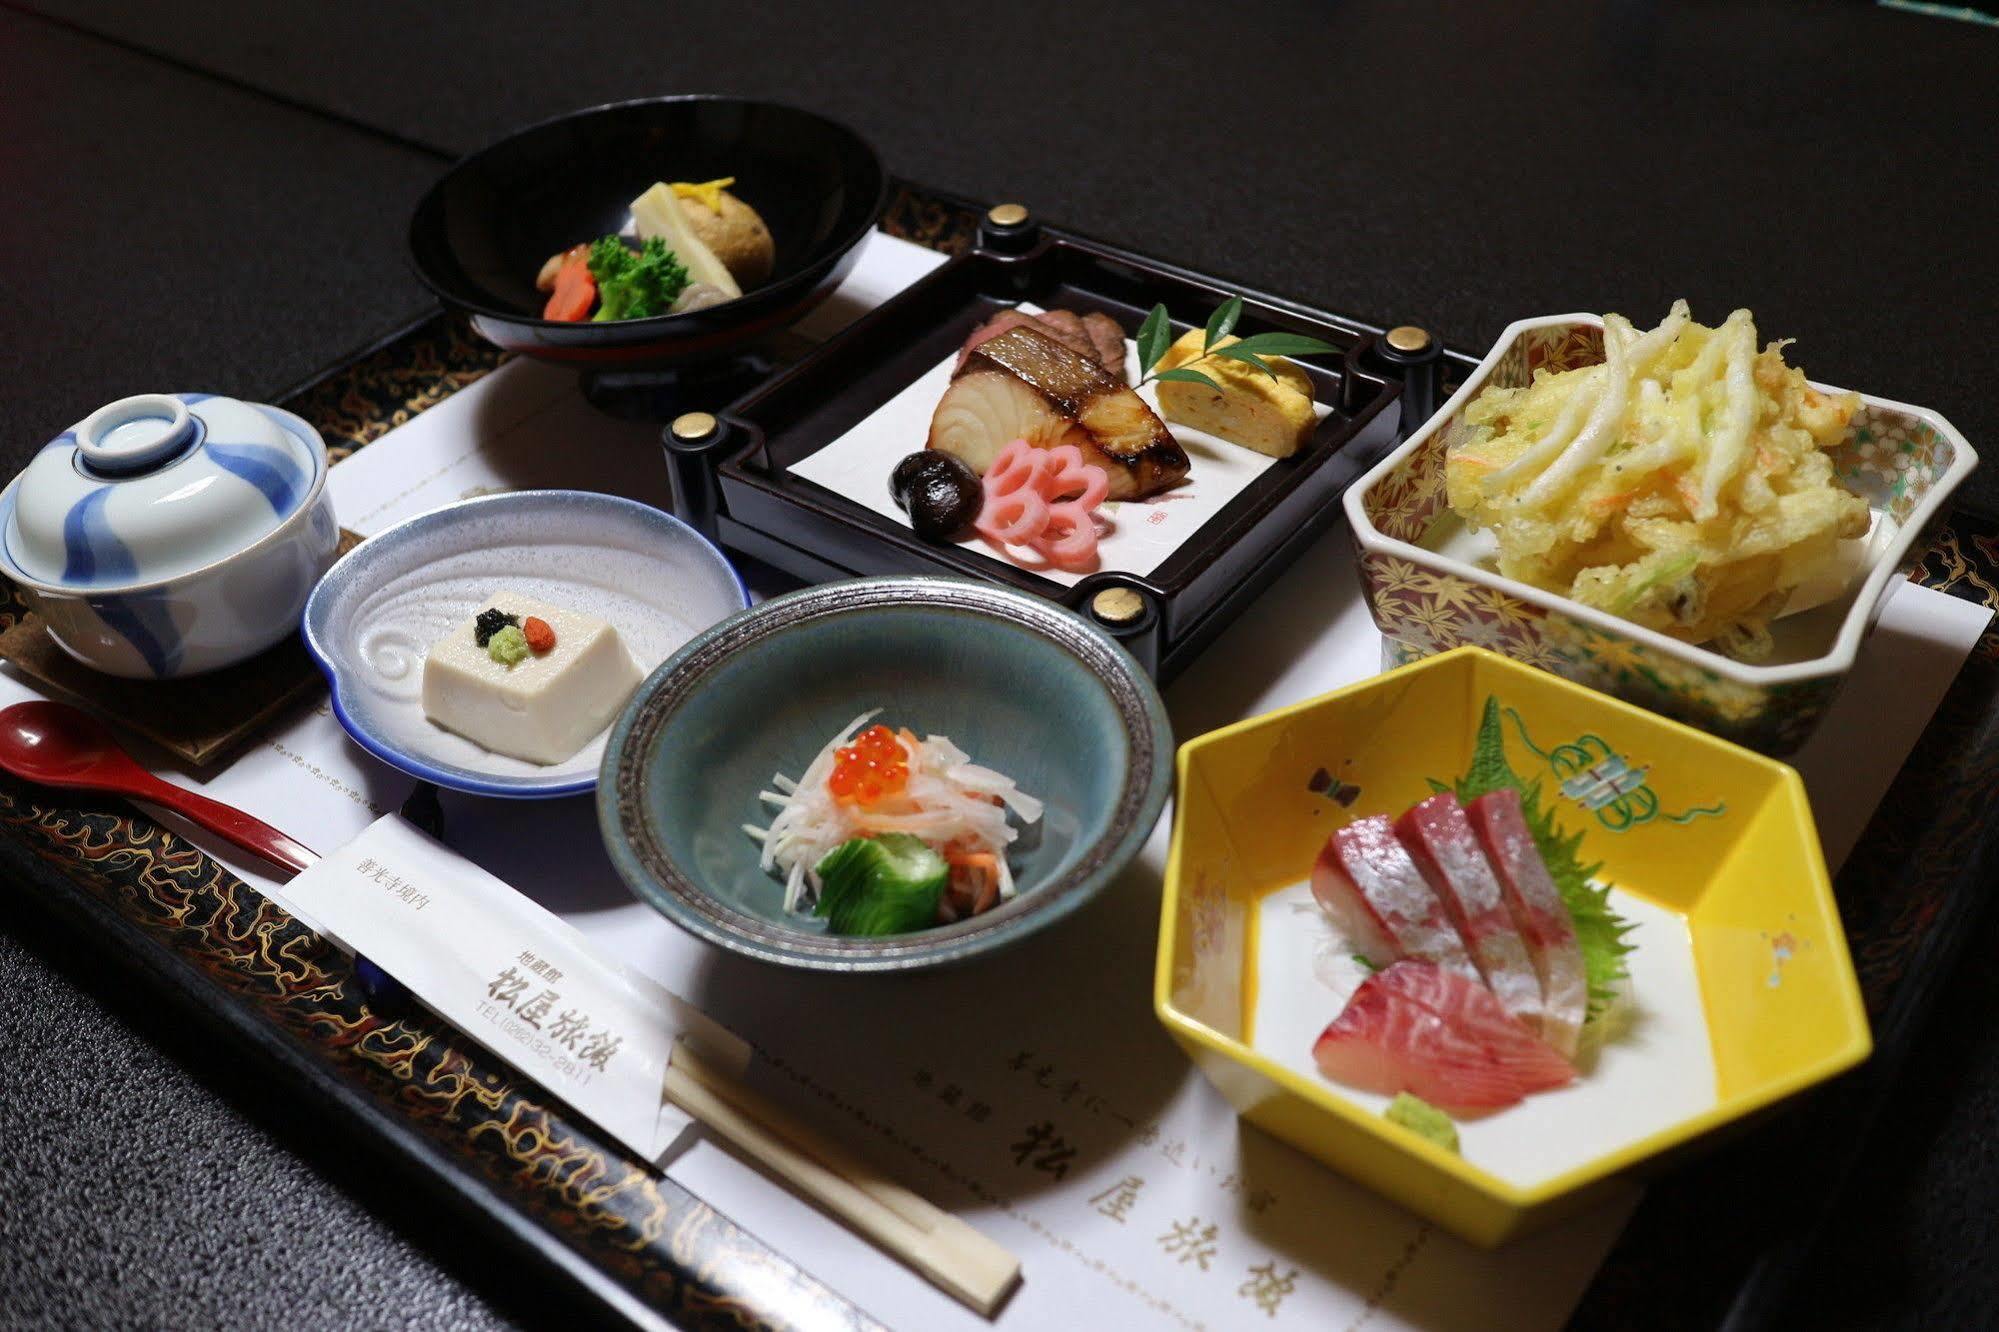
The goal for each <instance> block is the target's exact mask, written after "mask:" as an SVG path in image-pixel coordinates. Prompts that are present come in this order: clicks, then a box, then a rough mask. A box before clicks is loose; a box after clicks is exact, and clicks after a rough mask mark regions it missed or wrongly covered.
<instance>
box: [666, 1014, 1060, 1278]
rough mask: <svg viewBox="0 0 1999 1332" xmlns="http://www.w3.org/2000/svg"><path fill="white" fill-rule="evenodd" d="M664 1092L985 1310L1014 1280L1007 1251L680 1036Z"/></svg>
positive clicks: (1014, 1263)
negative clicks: (740, 1079)
mask: <svg viewBox="0 0 1999 1332" xmlns="http://www.w3.org/2000/svg"><path fill="white" fill-rule="evenodd" d="M665 1091H666V1099H667V1100H669V1101H671V1102H673V1104H675V1105H677V1106H679V1107H680V1108H681V1109H682V1110H685V1111H686V1112H687V1113H688V1114H690V1115H692V1116H693V1117H694V1118H695V1119H697V1120H699V1121H700V1122H701V1123H702V1124H703V1125H705V1126H706V1127H708V1128H710V1129H712V1130H714V1132H715V1133H717V1134H718V1135H720V1136H721V1137H722V1138H723V1139H724V1140H726V1141H727V1142H728V1143H729V1144H730V1145H731V1146H733V1147H734V1148H735V1149H736V1150H737V1151H738V1152H740V1153H742V1155H744V1156H745V1157H747V1158H748V1159H749V1160H750V1161H751V1162H752V1163H754V1164H756V1165H758V1166H761V1167H762V1168H763V1169H765V1170H766V1171H768V1172H769V1173H771V1174H773V1175H775V1176H776V1177H777V1178H778V1179H780V1180H781V1181H783V1182H784V1183H785V1184H787V1185H789V1186H790V1187H791V1188H793V1189H795V1190H796V1191H798V1192H799V1193H801V1194H803V1195H804V1196H805V1197H807V1198H809V1199H811V1200H812V1201H813V1202H815V1203H817V1204H818V1205H819V1206H820V1207H822V1208H824V1209H825V1210H826V1211H828V1212H830V1213H831V1214H833V1215H834V1216H835V1217H838V1218H839V1219H840V1220H841V1221H844V1222H845V1223H846V1224H847V1225H849V1226H851V1227H852V1228H853V1229H855V1230H856V1231H858V1232H860V1233H861V1234H862V1235H864V1236H866V1237H867V1238H868V1239H869V1240H871V1241H872V1242H873V1243H874V1244H876V1245H877V1246H879V1247H880V1248H882V1249H883V1250H885V1251H887V1252H888V1253H890V1254H893V1255H894V1256H895V1257H896V1258H898V1259H900V1260H901V1261H902V1262H904V1263H906V1264H907V1265H909V1266H910V1267H911V1268H914V1269H915V1270H916V1271H917V1272H919V1273H921V1274H922V1275H923V1276H924V1277H925V1278H926V1279H928V1280H929V1281H930V1282H931V1283H932V1284H934V1285H935V1286H937V1287H938V1288H939V1289H940V1290H943V1291H944V1292H945V1293H947V1294H949V1295H951V1296H952V1297H954V1298H955V1299H958V1300H960V1301H961V1302H963V1303H964V1304H966V1305H969V1306H970V1307H971V1308H973V1309H976V1310H978V1312H979V1313H981V1314H983V1315H985V1316H986V1317H988V1318H990V1317H992V1316H993V1314H994V1313H995V1312H996V1311H997V1310H998V1308H999V1306H1000V1305H1001V1304H1002V1303H1003V1302H1004V1301H1005V1300H1006V1297H1007V1295H1008V1293H1009V1292H1011V1291H1012V1290H1013V1288H1014V1286H1015V1285H1016V1284H1018V1283H1019V1281H1020V1260H1019V1259H1018V1258H1016V1257H1014V1256H1013V1254H1011V1253H1009V1252H1008V1251H1007V1250H1006V1249H1004V1248H1002V1247H1000V1245H999V1244H997V1243H996V1242H994V1241H993V1240H991V1239H989V1238H987V1237H986V1236H985V1235H983V1234H981V1233H979V1232H978V1231H977V1230H974V1229H973V1228H972V1227H971V1226H969V1225H967V1224H965V1223H964V1222H963V1221H960V1220H959V1219H958V1218H957V1217H955V1216H952V1215H951V1214H950V1213H948V1212H945V1211H943V1210H942V1209H940V1208H938V1207H936V1206H935V1205H933V1204H932V1203H930V1202H929V1201H927V1200H926V1199H924V1198H922V1197H921V1196H919V1195H918V1194H915V1193H912V1192H911V1191H910V1190H908V1189H906V1188H904V1187H903V1186H902V1185H900V1184H898V1183H896V1182H895V1181H894V1180H891V1179H889V1178H888V1177H887V1176H885V1175H883V1174H882V1173H881V1172H880V1171H878V1170H876V1169H874V1167H872V1166H870V1165H868V1164H866V1163H865V1162H863V1161H861V1160H860V1159H859V1158H858V1157H856V1156H854V1155H853V1154H851V1153H850V1152H848V1151H847V1150H846V1149H845V1148H843V1147H840V1146H839V1145H838V1144H836V1143H834V1142H831V1141H829V1140H828V1139H827V1138H825V1137H824V1136H823V1135H821V1134H820V1133H819V1132H818V1131H817V1130H816V1129H813V1128H812V1127H810V1126H809V1125H807V1124H804V1123H801V1122H800V1121H799V1120H797V1119H796V1118H794V1117H793V1116H792V1115H791V1114H789V1113H788V1112H787V1111H784V1110H782V1109H780V1108H779V1107H777V1106H776V1105H774V1104H772V1103H771V1102H770V1100H768V1099H767V1098H765V1097H764V1096H762V1095H760V1094H759V1093H757V1092H755V1091H752V1090H751V1089H750V1088H748V1087H746V1086H744V1085H743V1084H742V1083H740V1082H738V1081H736V1080H735V1079H733V1078H731V1077H729V1076H728V1075H727V1074H725V1073H723V1072H721V1071H720V1070H718V1069H716V1068H715V1067H714V1066H713V1065H711V1064H709V1063H707V1062H706V1061H705V1060H703V1059H702V1058H701V1057H700V1055H699V1054H698V1053H696V1052H695V1051H694V1050H693V1049H692V1048H691V1047H690V1046H689V1045H688V1043H687V1042H686V1041H685V1040H677V1041H675V1042H674V1045H673V1055H672V1059H671V1062H670V1063H669V1064H668V1066H667V1070H666V1088H665Z"/></svg>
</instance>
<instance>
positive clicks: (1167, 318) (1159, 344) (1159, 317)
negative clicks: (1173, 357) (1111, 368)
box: [1138, 305, 1173, 376]
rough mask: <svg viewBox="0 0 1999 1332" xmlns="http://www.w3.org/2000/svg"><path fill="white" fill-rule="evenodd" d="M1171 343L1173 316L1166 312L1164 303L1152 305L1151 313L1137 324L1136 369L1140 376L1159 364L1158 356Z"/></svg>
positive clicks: (1163, 352) (1147, 373)
mask: <svg viewBox="0 0 1999 1332" xmlns="http://www.w3.org/2000/svg"><path fill="white" fill-rule="evenodd" d="M1172 343H1173V317H1172V316H1171V315H1169V314H1167V313H1166V307H1165V306H1164V305H1155V306H1153V307H1152V313H1151V314H1149V315H1147V316H1146V317H1145V322H1144V323H1142V324H1140V325H1139V326H1138V371H1139V374H1140V375H1141V376H1146V375H1150V374H1151V373H1152V367H1153V366H1155V365H1158V364H1159V358H1160V357H1162V356H1164V355H1165V354H1166V349H1167V347H1169V346H1171V345H1172Z"/></svg>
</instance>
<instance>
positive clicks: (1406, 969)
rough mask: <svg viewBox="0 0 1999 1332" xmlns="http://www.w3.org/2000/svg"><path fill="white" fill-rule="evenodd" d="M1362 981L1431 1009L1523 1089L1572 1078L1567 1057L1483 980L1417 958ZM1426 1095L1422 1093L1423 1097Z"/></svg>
mask: <svg viewBox="0 0 1999 1332" xmlns="http://www.w3.org/2000/svg"><path fill="white" fill-rule="evenodd" d="M1366 984H1374V985H1379V986H1380V987H1382V988H1384V989H1386V990H1388V991H1389V992H1391V993H1393V994H1395V995H1396V996H1398V997H1399V998H1402V999H1404V1000H1407V1001H1408V1002H1410V1003H1412V1004H1416V1005H1418V1006H1420V1007H1422V1008H1425V1009H1428V1010H1429V1011H1430V1012H1432V1013H1435V1014H1436V1015H1437V1016H1438V1017H1439V1018H1441V1019H1443V1020H1444V1022H1445V1023H1446V1024H1448V1025H1449V1026H1450V1028H1451V1030H1452V1031H1454V1032H1456V1033H1457V1034H1458V1035H1460V1036H1463V1037H1465V1038H1466V1039H1468V1040H1473V1041H1477V1042H1478V1043H1479V1044H1480V1045H1482V1046H1484V1047H1485V1049H1486V1050H1487V1051H1488V1052H1489V1053H1490V1054H1491V1055H1492V1057H1493V1059H1494V1060H1496V1061H1497V1062H1498V1063H1499V1064H1500V1065H1501V1066H1502V1067H1503V1068H1505V1069H1506V1071H1507V1072H1508V1073H1509V1074H1510V1075H1511V1076H1512V1077H1513V1078H1515V1079H1516V1080H1518V1082H1519V1083H1520V1086H1521V1090H1523V1091H1527V1092H1537V1091H1551V1090H1553V1089H1554V1088H1556V1087H1564V1086H1567V1085H1568V1084H1569V1083H1571V1082H1573V1081H1574V1080H1575V1076H1576V1071H1575V1069H1574V1068H1573V1067H1571V1066H1570V1064H1569V1061H1568V1060H1566V1059H1564V1058H1562V1056H1561V1055H1559V1054H1557V1053H1555V1050H1554V1048H1553V1047H1552V1046H1549V1045H1547V1044H1545V1043H1544V1042H1542V1041H1540V1040H1538V1039H1536V1038H1535V1036H1534V1034H1533V1033H1532V1032H1530V1031H1529V1030H1528V1029H1527V1026H1526V1024H1525V1023H1523V1022H1521V1021H1520V1020H1519V1019H1517V1018H1515V1017H1513V1016H1512V1015H1511V1014H1509V1013H1508V1012H1507V1011H1506V1010H1505V1009H1504V1008H1502V1007H1501V1006H1500V1003H1499V999H1498V997H1497V996H1495V995H1494V994H1493V992H1492V991H1491V990H1488V989H1487V988H1486V987H1485V986H1484V985H1482V984H1481V983H1479V982H1478V981H1475V980H1467V979H1466V978H1465V977H1463V976H1461V975H1459V974H1458V973H1457V972H1454V971H1446V970H1444V969H1443V968H1442V967H1435V966H1429V965H1426V964H1424V963H1421V962H1398V963H1396V964H1395V965H1394V966H1392V967H1389V968H1388V969H1387V970H1386V971H1380V972H1376V973H1375V974H1374V975H1372V976H1370V977H1368V978H1367V982H1366ZM1425 1099H1427V1098H1425Z"/></svg>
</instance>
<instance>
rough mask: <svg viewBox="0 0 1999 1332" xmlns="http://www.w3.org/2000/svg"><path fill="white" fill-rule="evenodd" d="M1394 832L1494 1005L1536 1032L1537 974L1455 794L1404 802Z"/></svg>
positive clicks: (1538, 1023)
mask: <svg viewBox="0 0 1999 1332" xmlns="http://www.w3.org/2000/svg"><path fill="white" fill-rule="evenodd" d="M1395 835H1396V836H1397V837H1398V838H1400V839H1401V841H1402V845H1403V846H1405V847H1407V848H1408V850H1409V855H1410V857H1411V858H1412V859H1414V860H1415V862H1416V866H1417V868H1418V869H1421V870H1422V871H1423V876H1424V877H1425V878H1427V879H1428V880H1429V881H1430V887H1431V888H1433V889H1435V890H1436V893H1437V898H1438V900H1439V901H1441V902H1442V903H1443V904H1444V910H1445V911H1446V912H1448V913H1449V914H1450V917H1451V923H1452V924H1453V925H1455V926H1457V927H1458V933H1459V934H1460V935H1462V936H1463V937H1464V941H1465V950H1466V951H1467V952H1469V953H1470V954H1471V959H1472V961H1473V962H1475V963H1476V964H1477V965H1478V970H1479V974H1480V975H1481V976H1483V977H1485V983H1486V984H1487V985H1488V986H1490V987H1491V989H1492V992H1493V994H1494V995H1495V996H1496V997H1497V998H1498V999H1499V1003H1500V1007H1502V1008H1504V1009H1505V1010H1506V1011H1507V1012H1508V1013H1511V1014H1512V1015H1513V1016H1514V1017H1516V1018H1518V1019H1520V1020H1521V1021H1522V1022H1525V1023H1526V1024H1527V1025H1528V1026H1529V1027H1531V1028H1532V1029H1533V1030H1534V1031H1536V1032H1539V1031H1540V1030H1541V1013H1542V1008H1543V1005H1542V1000H1541V977H1540V974H1539V973H1538V972H1536V971H1535V969H1534V960H1533V958H1532V957H1531V956H1530V955H1529V954H1528V951H1527V943H1526V940H1524V939H1522V938H1521V937H1520V929H1519V927H1518V926H1517V925H1515V924H1514V922H1513V912H1512V911H1511V910H1510V909H1508V907H1507V905H1506V900H1505V898H1504V896H1503V895H1502V894H1501V892H1500V888H1499V878H1498V876H1497V875H1495V874H1494V873H1493V869H1492V866H1491V865H1489V864H1487V863H1486V858H1485V852H1484V851H1483V850H1481V849H1480V847H1479V844H1478V838H1477V836H1476V835H1474V834H1473V832H1472V827H1471V820H1470V819H1468V818H1466V817H1465V811H1464V807H1463V806H1461V805H1459V804H1458V798H1457V797H1456V796H1454V795H1452V794H1450V793H1449V792H1448V791H1446V792H1444V793H1442V794H1440V795H1433V796H1431V797H1430V798H1429V799H1428V800H1425V801H1423V802H1422V803H1420V804H1416V805H1412V806H1410V807H1409V809H1408V810H1407V811H1406V812H1404V814H1403V815H1402V817H1401V818H1399V819H1397V820H1396V821H1395Z"/></svg>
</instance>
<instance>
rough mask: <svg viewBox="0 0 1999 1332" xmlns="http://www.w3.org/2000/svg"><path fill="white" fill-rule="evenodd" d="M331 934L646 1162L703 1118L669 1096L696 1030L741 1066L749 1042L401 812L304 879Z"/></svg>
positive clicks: (315, 915) (702, 1041)
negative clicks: (608, 955) (607, 953)
mask: <svg viewBox="0 0 1999 1332" xmlns="http://www.w3.org/2000/svg"><path fill="white" fill-rule="evenodd" d="M285 896H286V898H287V899H288V900H290V901H295V902H296V903H297V904H298V905H299V907H300V908H302V911H303V913H304V914H305V915H307V916H309V917H310V919H311V920H312V921H314V922H315V923H316V924H317V926H318V927H319V929H320V930H321V932H322V933H324V934H326V935H328V936H329V937H331V938H332V939H333V940H334V941H335V942H337V943H339V944H340V945H341V946H342V947H344V948H348V949H351V950H352V951H354V952H356V953H359V954H361V955H362V956H364V957H366V958H368V959H369V960H370V961H371V962H373V963H374V964H375V965H376V966H379V967H380V968H382V970H384V971H386V972H388V973H389V974H390V975H391V976H393V977H395V978H396V980H397V981H399V982H400V983H401V984H402V985H404V986H405V987H406V988H408V989H409V991H410V992H411V993H412V994H414V995H415V996H416V997H417V998H418V999H420V1000H421V1001H422V1002H423V1003H424V1004H425V1005H426V1006H427V1007H429V1008H431V1009H432V1010H434V1011H435V1012H437V1013H438V1014H439V1015H441V1016H442V1017H444V1018H445V1019H446V1020H447V1021H449V1022H451V1023H452V1024H453V1025H455V1026H456V1027H457V1028H458V1029H459V1030H460V1031H463V1032H464V1033H465V1034H466V1035H468V1036H470V1037H472V1038H473V1039H474V1040H476V1041H478V1042H479V1043H480V1044H481V1045H483V1046H485V1047H486V1048H487V1049H488V1050H491V1051H492V1052H493V1053H494V1054H496V1055H498V1056H499V1057H500V1058H502V1059H504V1060H506V1061H507V1062H508V1063H510V1064H512V1065H513V1066H514V1067H515V1068H518V1069H519V1070H521V1072H523V1073H525V1074H527V1075H528V1076H529V1077H532V1078H533V1079H534V1080H535V1081H537V1082H539V1083H540V1084H541V1085H542V1086H544V1087H546V1088H547V1089H548V1090H549V1091H551V1092H554V1093H555V1094H556V1095H558V1096H560V1097H561V1098H562V1099H563V1100H565V1101H567V1102H568V1103H569V1104H570V1105H571V1106H573V1107H575V1108H576V1109H577V1110H578V1111H579V1112H581V1113H582V1114H583V1115H584V1116H585V1117H586V1118H588V1119H589V1120H590V1121H591V1122H592V1123H594V1124H596V1125H597V1126H598V1127H599V1128H601V1129H603V1130H604V1131H605V1132H606V1133H609V1134H610V1135H611V1136H612V1137H614V1138H616V1139H617V1140H618V1141H619V1142H621V1143H623V1144H624V1145H625V1146H626V1147H628V1148H630V1149H631V1150H632V1151H634V1152H637V1153H638V1154H639V1155H640V1156H642V1157H644V1158H645V1159H646V1160H648V1161H654V1162H661V1161H663V1159H664V1158H665V1157H666V1156H667V1155H668V1154H669V1153H670V1152H671V1151H672V1150H673V1149H674V1147H675V1145H676V1143H677V1142H678V1140H679V1138H680V1136H681V1134H682V1133H683V1132H684V1131H685V1130H686V1129H687V1127H688V1126H689V1125H690V1124H691V1123H692V1122H693V1121H692V1120H691V1119H690V1117H689V1116H688V1115H687V1114H686V1113H685V1112H684V1111H682V1110H680V1109H679V1108H678V1107H677V1106H674V1105H672V1104H670V1103H669V1102H668V1101H667V1100H666V1098H665V1089H666V1077H667V1067H668V1065H669V1064H670V1063H671V1061H672V1055H673V1046H674V1042H675V1041H676V1040H677V1039H681V1038H685V1039H686V1040H687V1041H688V1042H689V1043H690V1044H691V1045H692V1046H693V1047H695V1048H696V1049H698V1050H699V1051H700V1053H701V1055H702V1057H703V1058H704V1059H705V1060H707V1061H708V1062H709V1063H710V1064H713V1065H715V1066H716V1067H718V1068H720V1069H723V1070H726V1071H727V1072H729V1073H731V1074H734V1075H736V1076H741V1074H742V1073H743V1071H744V1070H745V1069H746V1068H747V1067H748V1064H749V1058H750V1050H749V1047H748V1046H747V1045H746V1044H744V1042H743V1041H742V1040H741V1039H739V1038H738V1037H736V1036H735V1035H733V1034H731V1033H730V1032H729V1031H727V1030H726V1029H725V1028H723V1027H721V1026H720V1025H718V1024H717V1023H716V1022H714V1021H713V1020H712V1019H710V1018H708V1017H707V1016H706V1015H704V1014H703V1013H702V1012H701V1011H700V1010H698V1009H696V1008H694V1007H692V1006H691V1005H689V1004H687V1003H685V1002H684V1001H682V1000H681V999H679V998H677V997H676V996H674V995H673V994H671V993H669V992H668V991H667V990H665V989H663V988H661V987H660V986H659V985H657V984H655V983H654V982H653V981H652V980H650V979H649V978H647V977H645V976H641V975H638V974H637V973H635V972H631V971H628V970H627V969H625V968H624V967H621V966H619V965H617V964H616V963H613V962H609V961H607V960H605V959H604V958H602V957H600V956H599V955H598V954H597V953H596V952H595V950H593V949H592V948H591V947H590V945H589V944H588V943H587V942H586V941H585V940H584V938H583V936H582V934H581V933H579V932H578V931H577V930H576V928H575V927H574V926H572V925H569V924H568V923H567V922H565V921H564V920H562V918H561V917H559V916H556V915H554V914H553V913H551V912H549V911H545V910H543V909H542V908H541V907H540V906H538V905H536V904H535V903H534V902H532V901H530V900H528V899H527V898H526V897H524V896H522V895H521V894H520V893H519V892H517V891H515V890H514V889H513V888H511V887H509V886H508V885H507V884H506V882H505V881H503V880H501V879H498V878H496V877H494V876H493V875H491V874H488V873H487V872H486V871H485V870H483V869H481V868H479V867H478V866H477V865H474V864H473V863H471V862H470V861H468V860H466V859H465V858H464V857H463V856H460V855H458V854H457V853H456V852H454V851H452V850H451V849H450V848H449V847H447V846H445V845H444V844H443V843H441V842H439V841H437V840H436V839H435V838H432V837H430V836H428V835H426V834H425V833H422V832H420V831H418V830H417V829H416V828H413V827H411V826H410V825H409V824H408V823H406V822H404V821H403V820H402V819H401V818H399V817H397V816H395V815H389V816H387V817H385V818H382V819H379V820H377V821H376V822H375V823H373V824H371V825H369V827H368V828H367V830H366V831H364V832H363V833H362V834H361V835H360V836H359V837H357V838H355V839H354V840H353V841H351V842H349V843H347V844H346V845H345V846H343V847H341V848H339V849H338V850H336V851H334V852H332V853H331V854H329V855H328V856H327V857H326V858H325V859H324V860H322V861H321V862H320V863H319V864H317V865H315V866H313V867H312V868H311V869H309V870H307V871H306V872H305V873H303V874H301V875H299V876H298V877H297V878H295V879H293V880H292V881H291V882H290V883H289V884H288V885H287V886H286V888H285Z"/></svg>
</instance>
